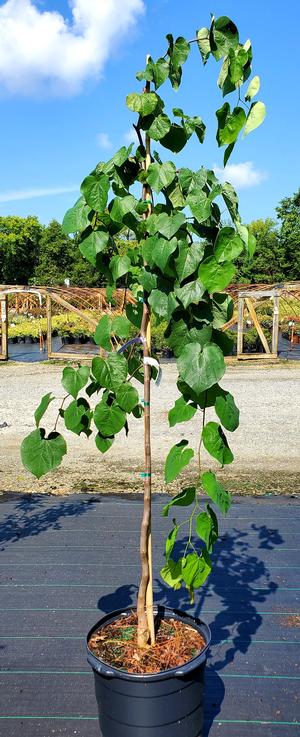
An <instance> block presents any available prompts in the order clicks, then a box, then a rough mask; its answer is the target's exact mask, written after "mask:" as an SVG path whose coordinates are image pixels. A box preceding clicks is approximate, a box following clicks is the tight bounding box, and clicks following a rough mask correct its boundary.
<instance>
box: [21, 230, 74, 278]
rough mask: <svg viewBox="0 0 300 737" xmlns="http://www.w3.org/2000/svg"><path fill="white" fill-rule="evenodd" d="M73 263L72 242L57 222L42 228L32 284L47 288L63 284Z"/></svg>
mask: <svg viewBox="0 0 300 737" xmlns="http://www.w3.org/2000/svg"><path fill="white" fill-rule="evenodd" d="M73 263H74V242H73V241H72V239H71V238H69V236H67V235H65V234H64V233H63V231H62V227H61V225H60V223H58V222H57V220H51V222H50V223H49V225H47V226H46V227H44V228H43V230H42V233H41V237H40V241H39V258H38V262H37V264H36V265H35V269H34V272H33V276H32V277H31V278H30V282H31V283H32V284H47V285H49V286H54V285H59V284H63V283H64V280H65V279H66V278H67V277H70V271H71V269H72V266H73Z"/></svg>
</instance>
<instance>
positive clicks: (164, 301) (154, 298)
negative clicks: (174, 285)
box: [148, 289, 178, 320]
mask: <svg viewBox="0 0 300 737" xmlns="http://www.w3.org/2000/svg"><path fill="white" fill-rule="evenodd" d="M148 302H149V305H150V307H151V308H152V310H153V312H155V313H156V315H158V317H166V318H167V319H168V320H170V318H171V316H172V314H173V312H174V310H176V307H178V302H177V300H176V297H175V296H174V294H173V292H171V293H170V294H166V292H162V291H161V290H160V289H153V290H152V292H151V294H150V297H149V300H148Z"/></svg>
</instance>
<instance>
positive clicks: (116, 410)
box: [94, 398, 126, 438]
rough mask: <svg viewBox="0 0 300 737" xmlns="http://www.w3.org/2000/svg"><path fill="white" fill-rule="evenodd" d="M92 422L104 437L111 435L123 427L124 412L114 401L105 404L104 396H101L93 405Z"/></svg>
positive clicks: (124, 420)
mask: <svg viewBox="0 0 300 737" xmlns="http://www.w3.org/2000/svg"><path fill="white" fill-rule="evenodd" d="M94 423H95V425H96V427H97V429H98V430H99V432H100V434H101V435H103V437H104V438H107V437H112V436H113V435H116V434H117V433H118V432H120V430H122V428H123V427H124V425H125V423H126V412H124V411H123V410H122V409H121V407H119V406H118V405H117V403H116V402H112V404H107V402H106V398H103V399H102V400H101V402H99V404H97V405H96V407H95V411H94Z"/></svg>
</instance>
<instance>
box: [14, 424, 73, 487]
mask: <svg viewBox="0 0 300 737" xmlns="http://www.w3.org/2000/svg"><path fill="white" fill-rule="evenodd" d="M66 452H67V444H66V441H65V440H64V438H63V437H62V435H60V434H59V433H58V432H52V433H50V435H48V437H47V438H46V437H45V430H43V429H42V428H38V429H37V430H34V431H33V432H31V433H30V434H29V435H27V437H26V438H24V440H23V442H22V445H21V458H22V463H23V466H25V468H27V469H28V471H31V473H32V474H33V475H34V476H35V477H36V478H37V479H40V478H41V476H44V474H45V473H48V471H53V469H54V468H57V466H59V465H60V463H61V461H62V458H63V456H64V455H65V454H66Z"/></svg>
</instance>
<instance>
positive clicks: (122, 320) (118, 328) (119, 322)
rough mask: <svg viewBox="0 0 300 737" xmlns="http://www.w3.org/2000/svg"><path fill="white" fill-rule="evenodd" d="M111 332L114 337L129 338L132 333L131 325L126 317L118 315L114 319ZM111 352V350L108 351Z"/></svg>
mask: <svg viewBox="0 0 300 737" xmlns="http://www.w3.org/2000/svg"><path fill="white" fill-rule="evenodd" d="M111 330H112V332H113V334H114V335H118V337H119V338H124V340H125V339H126V338H129V335H130V332H131V325H130V322H129V320H128V319H127V317H125V315H116V317H114V318H113V319H112V324H111ZM108 350H110V348H109V349H108Z"/></svg>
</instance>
